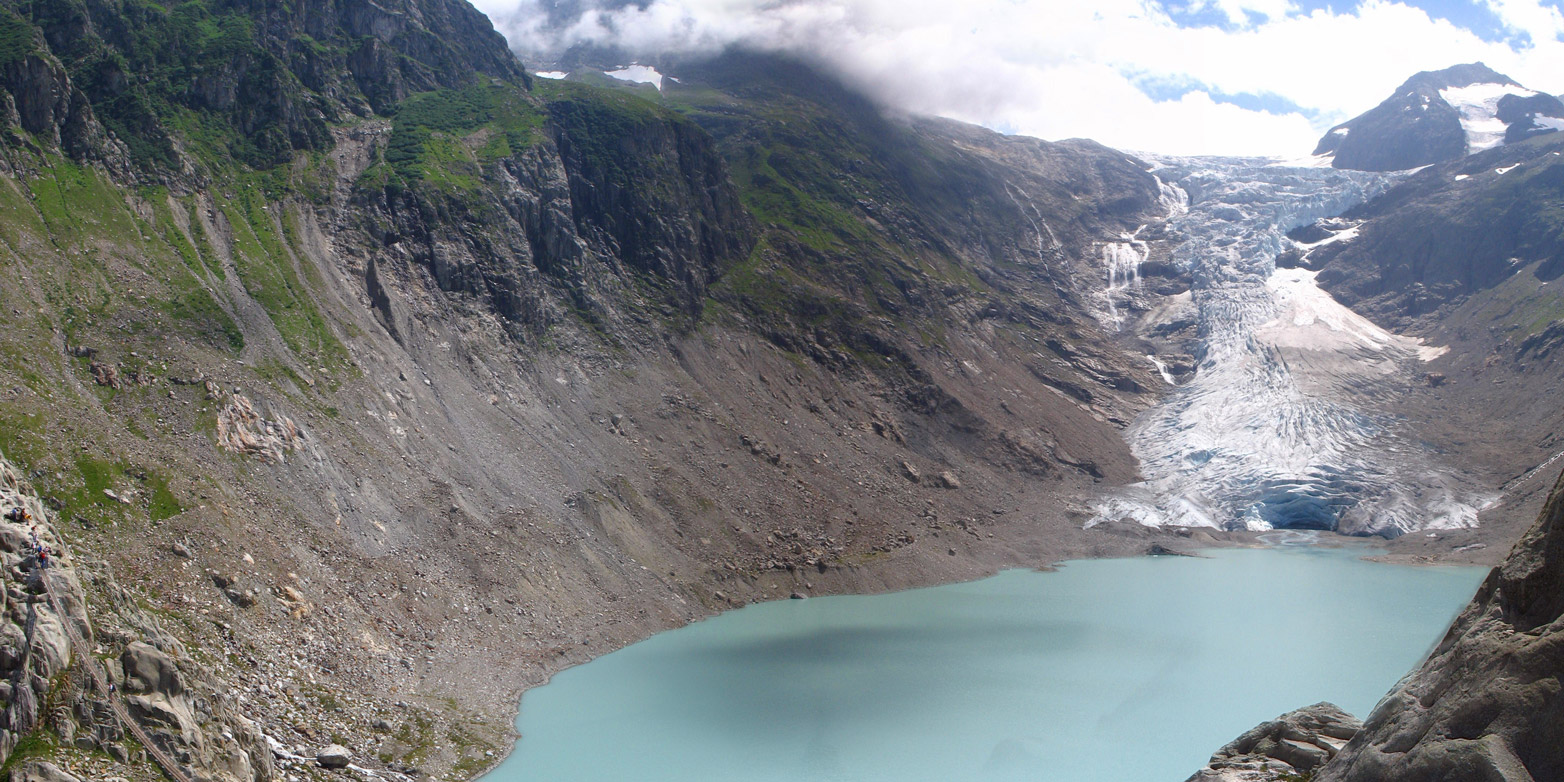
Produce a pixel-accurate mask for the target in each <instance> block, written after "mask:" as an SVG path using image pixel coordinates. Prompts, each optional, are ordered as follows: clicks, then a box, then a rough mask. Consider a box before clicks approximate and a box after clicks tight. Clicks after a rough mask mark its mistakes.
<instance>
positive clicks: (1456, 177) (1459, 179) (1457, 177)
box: [1455, 153, 1557, 182]
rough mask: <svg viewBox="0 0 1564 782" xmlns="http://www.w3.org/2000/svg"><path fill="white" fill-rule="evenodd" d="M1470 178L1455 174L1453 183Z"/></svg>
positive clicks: (1468, 175)
mask: <svg viewBox="0 0 1564 782" xmlns="http://www.w3.org/2000/svg"><path fill="white" fill-rule="evenodd" d="M1554 154H1557V153H1554ZM1471 178H1472V175H1471V174H1456V175H1455V181H1457V182H1460V181H1462V180H1466V179H1471Z"/></svg>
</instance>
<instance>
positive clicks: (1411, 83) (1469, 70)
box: [1396, 62, 1525, 93]
mask: <svg viewBox="0 0 1564 782" xmlns="http://www.w3.org/2000/svg"><path fill="white" fill-rule="evenodd" d="M1473 84H1501V85H1507V86H1513V87H1518V88H1520V89H1525V88H1524V87H1521V85H1520V82H1517V81H1515V80H1514V79H1511V78H1510V77H1508V76H1505V75H1504V74H1502V73H1499V72H1498V71H1496V70H1494V69H1492V68H1489V67H1488V66H1487V65H1485V64H1483V63H1481V62H1469V63H1462V64H1460V65H1452V66H1450V67H1448V68H1441V69H1439V70H1437V71H1419V72H1418V73H1416V74H1413V75H1412V77H1411V78H1409V79H1407V80H1406V81H1405V82H1402V84H1401V87H1400V88H1399V89H1397V90H1396V91H1397V92H1398V93H1401V92H1408V91H1412V90H1417V89H1430V90H1433V91H1434V92H1438V91H1439V90H1444V89H1449V88H1452V87H1469V86H1471V85H1473Z"/></svg>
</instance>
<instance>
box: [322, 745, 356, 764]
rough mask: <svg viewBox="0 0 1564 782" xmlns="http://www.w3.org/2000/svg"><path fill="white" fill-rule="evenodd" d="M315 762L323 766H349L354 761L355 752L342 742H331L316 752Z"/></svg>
mask: <svg viewBox="0 0 1564 782" xmlns="http://www.w3.org/2000/svg"><path fill="white" fill-rule="evenodd" d="M315 762H316V763H319V764H320V767H321V768H347V767H348V764H349V763H351V762H353V753H351V752H349V751H348V748H347V747H344V746H342V745H341V744H329V745H327V746H326V747H324V748H322V749H321V750H320V751H319V752H316V753H315Z"/></svg>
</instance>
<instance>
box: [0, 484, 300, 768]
mask: <svg viewBox="0 0 1564 782" xmlns="http://www.w3.org/2000/svg"><path fill="white" fill-rule="evenodd" d="M12 508H22V509H24V510H26V511H27V513H28V515H29V518H27V519H25V520H23V521H20V522H17V521H12V520H6V519H0V572H3V574H4V575H3V578H4V584H3V585H0V587H3V588H0V762H4V760H5V758H6V757H7V756H9V755H10V754H11V752H12V751H13V750H14V749H15V748H16V745H17V743H18V742H19V741H20V740H21V738H22V737H24V736H26V735H28V734H29V733H32V732H35V731H49V732H50V733H52V734H53V736H54V737H55V739H56V740H57V741H59V742H60V743H62V744H69V745H72V746H75V747H77V748H79V749H92V750H101V751H102V752H104V753H106V754H107V756H109V757H112V758H115V759H116V760H120V761H126V760H134V759H136V758H137V757H138V756H137V750H135V749H134V748H133V746H132V745H131V744H130V743H129V742H127V741H126V730H125V728H124V726H123V725H121V724H120V723H119V722H118V720H117V719H116V718H115V716H114V714H113V713H112V711H111V710H110V709H109V707H108V704H107V703H105V702H104V700H103V696H102V694H101V693H99V692H98V691H97V690H96V689H95V688H94V687H93V686H92V684H91V677H89V676H88V675H86V674H85V673H84V672H83V671H82V665H83V664H84V663H83V661H81V660H78V659H76V655H74V654H73V651H74V650H73V649H72V642H71V639H70V633H69V632H67V630H66V627H67V623H69V624H70V625H72V626H73V627H74V632H75V634H76V635H77V636H78V637H79V638H80V639H82V640H83V641H84V642H85V643H88V644H96V645H101V646H103V647H106V648H108V649H111V650H112V649H114V648H117V647H119V646H120V645H121V644H124V646H123V651H122V652H121V653H120V656H119V659H118V661H117V663H116V662H112V661H111V662H110V663H109V664H108V665H107V666H106V668H107V670H104V669H103V668H99V669H98V670H99V672H100V675H104V676H107V681H110V682H114V683H116V684H117V685H118V687H117V692H116V694H115V696H114V697H120V698H123V702H124V705H125V706H126V708H127V710H128V711H129V713H130V715H131V718H132V719H134V720H135V721H136V722H137V723H138V724H139V725H140V727H141V728H142V729H144V730H146V731H147V732H148V734H149V735H150V737H151V739H152V740H153V741H154V742H156V743H157V744H158V745H159V746H160V747H161V748H162V749H163V750H165V751H166V752H167V754H169V755H170V756H172V757H174V758H176V759H177V761H178V762H179V763H180V764H181V765H182V767H183V769H184V770H185V772H186V773H190V774H191V775H192V777H193V778H196V779H204V780H212V782H265V781H266V780H270V779H273V778H275V774H274V767H273V764H272V753H271V750H270V748H269V746H268V744H267V742H266V739H265V737H264V736H262V734H261V732H260V730H259V728H258V727H257V726H256V725H255V723H253V722H252V721H250V720H249V719H247V718H246V717H245V716H244V715H243V714H242V712H241V710H240V708H239V706H238V704H237V703H236V702H235V701H234V699H233V698H232V697H231V696H230V695H228V694H227V693H225V692H224V685H222V684H221V683H220V682H219V681H218V680H217V679H216V678H215V677H214V676H212V675H211V673H210V672H208V671H206V670H205V669H203V668H202V667H201V666H199V665H197V664H195V663H194V662H192V661H190V660H188V659H181V658H182V657H183V652H182V647H181V645H180V644H179V642H178V641H177V640H176V639H174V638H173V637H171V636H169V635H168V634H167V633H166V632H164V631H163V630H162V629H161V628H160V627H159V626H158V623H157V622H156V620H154V619H152V618H150V617H148V616H147V615H145V614H144V613H143V612H141V610H140V609H139V608H136V607H135V603H134V601H133V600H131V599H129V598H127V596H126V593H125V592H124V591H123V590H121V589H120V588H119V587H118V586H117V585H116V584H115V583H114V582H113V580H112V579H111V578H108V577H107V576H102V575H99V574H94V573H90V572H87V571H80V570H79V569H78V564H77V562H76V560H75V558H74V557H73V556H72V554H71V552H70V550H69V549H68V548H67V547H66V546H65V545H64V542H63V541H62V540H61V539H60V538H59V537H58V536H57V535H56V533H55V531H54V529H53V526H52V524H51V520H52V514H51V513H50V512H49V509H48V508H47V506H45V505H44V503H43V502H41V501H40V500H39V498H38V497H37V496H36V495H35V494H34V493H33V492H32V490H31V489H30V488H29V487H28V486H27V484H26V483H25V482H24V481H23V479H22V478H21V476H20V474H19V473H18V472H17V471H16V470H15V468H13V467H12V465H11V464H10V462H8V461H6V460H5V459H4V458H3V457H0V513H4V512H7V511H10V510H11V509H12ZM35 541H36V542H37V544H41V545H44V546H47V547H48V548H49V550H50V564H49V568H48V573H49V578H50V583H51V585H52V588H53V590H54V593H55V595H56V597H57V598H58V600H59V605H60V607H61V608H62V609H63V611H64V614H63V615H62V614H61V613H59V612H57V611H56V610H55V608H54V605H55V604H54V603H53V602H51V601H50V600H49V599H48V595H47V593H46V592H45V591H44V588H43V584H42V582H41V581H40V580H39V576H40V574H41V569H40V568H39V566H38V562H37V557H36V556H35V554H34V551H35V548H34V546H35ZM83 581H87V582H89V583H92V584H94V586H95V587H96V589H97V590H98V591H96V592H94V595H95V597H98V598H102V599H99V600H95V601H94V603H93V604H94V605H95V606H97V607H98V608H99V609H100V611H99V612H98V613H95V614H94V618H95V619H97V620H100V621H107V623H108V625H109V627H108V629H102V628H98V629H95V628H94V624H95V623H94V622H93V621H91V620H89V618H88V615H87V613H86V610H85V606H86V605H87V600H86V595H87V591H86V590H85V589H84V587H83ZM110 607H112V610H113V611H114V612H116V614H117V615H106V614H105V613H102V611H104V610H108V609H109V608H110ZM116 625H118V626H120V628H123V627H125V626H129V627H134V628H136V632H137V633H139V634H140V635H141V636H142V638H143V639H144V640H130V639H129V638H127V633H126V631H125V630H124V629H117V628H116V627H115V626H116ZM87 664H92V665H96V663H95V662H90V663H87ZM73 667H74V669H75V675H74V676H71V677H65V676H64V675H63V674H65V672H66V671H67V669H71V668H73ZM61 682H64V683H65V684H64V685H63V686H61V685H60V684H59V683H61ZM46 703H47V704H48V708H45V704H46ZM92 778H94V779H96V778H100V777H96V776H94V777H92ZM11 779H12V780H25V781H26V782H73V781H74V780H76V779H77V777H76V776H73V775H71V774H69V773H67V772H64V771H61V770H60V769H59V768H58V767H56V766H54V765H52V764H49V763H45V762H38V761H29V762H27V763H25V764H23V765H20V766H18V767H17V768H16V769H14V770H13V772H12V776H11Z"/></svg>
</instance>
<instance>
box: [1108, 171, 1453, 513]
mask: <svg viewBox="0 0 1564 782" xmlns="http://www.w3.org/2000/svg"><path fill="white" fill-rule="evenodd" d="M1157 172H1158V175H1159V176H1160V177H1161V178H1163V179H1168V180H1170V181H1172V182H1176V183H1177V185H1178V186H1179V187H1181V188H1183V189H1184V190H1185V191H1187V192H1188V194H1189V199H1190V203H1189V206H1188V210H1187V211H1185V212H1182V213H1178V212H1175V213H1173V214H1172V215H1170V224H1169V226H1168V228H1169V232H1170V234H1171V235H1172V236H1174V237H1175V239H1174V241H1175V242H1176V243H1177V244H1176V246H1175V248H1174V249H1173V260H1174V262H1175V263H1176V264H1178V265H1179V266H1180V268H1182V269H1184V270H1186V271H1187V272H1189V273H1190V276H1191V278H1192V280H1193V287H1192V290H1191V293H1192V297H1193V302H1194V306H1195V308H1196V313H1197V314H1196V318H1197V327H1198V339H1199V347H1198V350H1197V353H1196V359H1197V362H1198V369H1197V371H1196V373H1195V375H1194V377H1193V378H1192V379H1191V380H1189V381H1188V382H1186V383H1185V384H1184V385H1182V386H1179V387H1177V388H1175V389H1173V390H1172V391H1171V392H1170V393H1169V394H1168V396H1167V397H1165V398H1164V400H1163V401H1162V402H1161V403H1160V404H1159V405H1157V406H1156V407H1153V408H1152V409H1150V410H1148V411H1147V412H1146V413H1144V414H1143V415H1141V416H1140V417H1139V418H1138V419H1137V420H1136V421H1135V423H1134V424H1133V425H1132V426H1131V427H1130V428H1129V430H1128V432H1127V433H1126V436H1127V438H1128V439H1129V442H1130V446H1131V448H1132V450H1133V451H1134V452H1135V455H1136V456H1137V457H1138V458H1139V459H1140V462H1141V471H1142V473H1143V475H1145V477H1146V480H1145V481H1144V482H1142V483H1139V484H1135V485H1133V486H1129V487H1125V488H1123V489H1120V490H1118V491H1115V492H1113V493H1111V494H1109V495H1107V496H1105V497H1103V498H1102V499H1100V500H1099V501H1098V502H1097V504H1096V506H1095V508H1094V510H1095V518H1094V520H1093V523H1095V522H1097V521H1104V520H1110V519H1122V518H1132V519H1135V520H1137V521H1139V522H1141V523H1144V524H1151V525H1162V524H1175V525H1185V526H1213V527H1224V528H1230V529H1235V528H1236V529H1242V528H1247V529H1271V528H1276V527H1293V528H1312V529H1336V530H1338V531H1341V532H1346V533H1353V534H1381V535H1386V536H1394V535H1399V534H1402V533H1404V532H1408V531H1411V530H1414V529H1429V528H1450V527H1466V526H1472V525H1474V524H1475V523H1476V509H1475V507H1474V506H1475V505H1476V504H1478V503H1479V502H1480V501H1481V498H1476V497H1474V496H1472V493H1471V492H1469V491H1467V490H1466V489H1465V488H1464V487H1463V486H1462V484H1461V481H1460V480H1459V479H1458V478H1457V477H1456V476H1455V475H1454V474H1453V473H1452V472H1450V471H1448V470H1446V469H1443V468H1441V467H1440V466H1439V465H1438V464H1437V463H1436V461H1435V459H1434V458H1433V455H1432V454H1430V453H1426V452H1425V449H1424V448H1423V447H1422V446H1421V445H1419V444H1418V442H1417V440H1416V439H1415V438H1411V437H1407V436H1406V435H1405V434H1404V433H1403V432H1401V431H1399V430H1398V428H1397V425H1396V421H1395V419H1394V418H1393V417H1392V416H1390V415H1388V414H1387V413H1385V412H1384V411H1385V409H1386V406H1385V403H1386V402H1387V401H1389V400H1391V399H1392V398H1393V397H1394V395H1395V394H1396V393H1399V391H1400V389H1401V388H1403V387H1405V385H1406V384H1407V382H1408V380H1409V379H1410V376H1411V374H1412V373H1413V372H1415V371H1416V370H1417V368H1418V365H1419V363H1420V358H1419V357H1420V355H1427V351H1428V349H1427V348H1423V347H1422V346H1421V345H1420V344H1419V343H1418V342H1417V341H1415V340H1412V339H1408V338H1405V337H1400V336H1397V335H1395V334H1391V333H1389V332H1386V331H1384V330H1383V329H1380V328H1379V327H1378V326H1376V325H1375V324H1373V323H1372V322H1370V321H1368V320H1367V319H1365V318H1363V317H1361V316H1359V315H1357V314H1356V313H1354V312H1352V311H1351V310H1349V309H1347V308H1346V307H1343V306H1342V305H1341V304H1339V303H1337V302H1336V301H1335V300H1334V299H1332V298H1331V297H1330V296H1329V295H1328V294H1326V293H1325V292H1324V291H1322V290H1320V289H1319V288H1318V287H1317V286H1316V285H1315V284H1314V275H1313V274H1312V273H1311V272H1308V271H1305V270H1299V269H1281V270H1278V269H1277V268H1276V263H1275V262H1276V256H1277V255H1278V254H1279V253H1280V252H1281V251H1282V250H1283V249H1284V248H1285V247H1286V246H1287V245H1288V244H1289V243H1290V240H1289V239H1287V238H1286V233H1287V232H1288V231H1290V230H1292V229H1293V228H1296V227H1298V226H1300V225H1304V224H1307V223H1310V222H1313V221H1314V220H1316V219H1319V218H1323V217H1330V216H1334V215H1337V214H1340V213H1342V212H1343V211H1345V210H1347V209H1348V208H1350V207H1352V206H1353V205H1355V204H1358V203H1360V202H1362V201H1364V200H1365V199H1367V198H1369V197H1371V196H1373V195H1375V194H1376V193H1378V192H1379V191H1381V190H1383V189H1384V187H1386V186H1387V185H1388V184H1389V182H1390V181H1391V180H1390V179H1389V178H1387V177H1386V176H1384V175H1378V174H1366V173H1362V172H1351V171H1337V170H1332V169H1298V168H1280V167H1274V166H1273V167H1267V166H1264V165H1261V164H1255V163H1251V162H1248V161H1238V160H1216V159H1169V160H1163V161H1160V167H1159V168H1158V170H1157ZM1344 240H1350V238H1349V237H1344ZM1132 252H1133V253H1135V254H1136V255H1138V256H1140V257H1144V251H1143V249H1142V248H1135V247H1134V246H1133V245H1131V246H1130V247H1125V248H1124V249H1122V250H1121V249H1113V250H1105V260H1106V261H1107V262H1108V265H1109V270H1110V271H1109V286H1110V291H1109V292H1108V295H1109V296H1110V302H1111V296H1112V290H1111V288H1112V286H1113V285H1114V284H1115V283H1116V282H1117V283H1118V284H1121V285H1122V284H1123V283H1124V281H1125V277H1126V276H1127V275H1124V274H1123V271H1124V270H1125V267H1126V266H1128V263H1127V261H1129V258H1128V256H1129V254H1130V253H1132ZM1121 254H1122V255H1121ZM1137 265H1138V264H1137ZM1115 267H1117V268H1115ZM1115 314H1117V313H1115Z"/></svg>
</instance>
